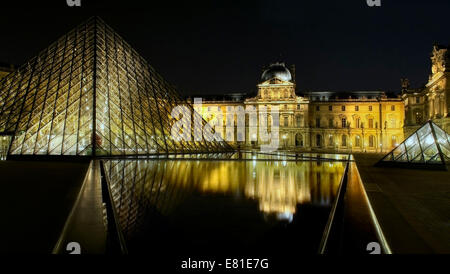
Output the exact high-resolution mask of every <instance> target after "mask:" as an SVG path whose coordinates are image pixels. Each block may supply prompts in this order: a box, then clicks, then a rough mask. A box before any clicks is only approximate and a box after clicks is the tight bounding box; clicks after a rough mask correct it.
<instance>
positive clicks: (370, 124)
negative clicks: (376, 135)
mask: <svg viewBox="0 0 450 274" xmlns="http://www.w3.org/2000/svg"><path fill="white" fill-rule="evenodd" d="M369 128H373V119H369Z"/></svg>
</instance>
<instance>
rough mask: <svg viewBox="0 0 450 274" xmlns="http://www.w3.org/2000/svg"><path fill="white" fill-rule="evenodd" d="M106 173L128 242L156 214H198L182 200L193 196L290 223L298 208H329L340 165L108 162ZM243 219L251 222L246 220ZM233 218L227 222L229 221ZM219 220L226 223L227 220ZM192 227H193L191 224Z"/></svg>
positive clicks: (204, 202) (203, 203) (207, 203)
mask: <svg viewBox="0 0 450 274" xmlns="http://www.w3.org/2000/svg"><path fill="white" fill-rule="evenodd" d="M105 170H106V173H107V176H108V177H109V181H110V186H111V191H112V196H113V200H114V204H115V207H116V211H117V213H118V218H119V224H120V226H121V229H122V231H123V233H124V235H125V238H127V237H132V236H133V233H135V232H137V231H141V232H142V229H145V225H144V224H148V222H149V219H150V218H151V216H155V211H156V212H157V214H158V216H163V217H164V216H166V217H168V218H170V217H171V216H173V215H176V214H175V213H174V211H177V210H178V211H179V210H180V208H183V210H184V211H185V212H188V213H187V214H189V212H192V213H193V214H196V212H195V211H197V212H198V208H197V207H192V208H189V207H190V206H192V205H191V204H190V203H188V202H185V201H186V200H192V197H195V198H196V199H197V198H198V197H200V198H198V199H200V204H201V205H200V208H201V207H209V206H211V207H214V203H223V205H222V204H221V205H219V206H218V207H219V208H225V210H226V207H227V206H229V203H228V202H223V198H227V199H229V200H231V201H232V203H234V204H239V206H241V207H242V212H246V213H245V214H248V210H244V207H245V206H246V205H247V204H245V203H244V202H243V201H247V202H248V201H250V202H252V203H251V204H252V205H255V204H256V210H253V208H252V210H253V211H251V210H250V211H251V212H252V214H253V215H258V214H259V216H261V215H262V216H263V217H264V218H263V219H264V220H266V221H265V222H267V221H269V220H274V219H275V220H278V221H281V220H283V221H288V222H291V221H292V220H293V219H294V216H295V214H296V211H299V205H302V204H309V205H312V206H317V207H327V208H329V207H330V205H331V203H332V202H333V200H334V197H335V195H336V192H337V188H338V184H339V180H340V178H341V175H342V173H343V170H344V163H343V162H312V161H297V162H296V161H265V160H258V161H256V160H255V161H233V160H230V161H223V160H211V161H208V160H200V161H199V160H178V161H175V160H110V161H106V162H105ZM220 197H222V198H220ZM202 199H204V200H202ZM186 207H187V208H186ZM239 210H241V208H239ZM258 210H259V212H258ZM239 212H240V211H237V214H239ZM261 213H262V214H261ZM183 214H185V213H183ZM233 214H236V212H234V213H233ZM242 214H244V213H242ZM210 217H211V216H202V218H210ZM174 218H175V217H172V220H173V219H174ZM224 218H225V217H224ZM175 219H176V218H175ZM245 219H247V220H248V219H251V218H248V217H247V216H245ZM233 220H234V219H233ZM233 220H231V219H230V222H233ZM206 221H207V220H206ZM222 221H224V222H227V220H226V219H225V220H221V222H222ZM174 223H176V220H175V221H174ZM188 224H189V225H191V224H190V223H188ZM195 225H196V224H195V223H192V226H195Z"/></svg>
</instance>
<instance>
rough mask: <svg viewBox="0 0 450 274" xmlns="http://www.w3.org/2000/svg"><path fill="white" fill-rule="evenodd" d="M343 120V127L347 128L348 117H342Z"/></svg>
mask: <svg viewBox="0 0 450 274" xmlns="http://www.w3.org/2000/svg"><path fill="white" fill-rule="evenodd" d="M341 122H342V127H343V128H346V127H347V118H342V120H341Z"/></svg>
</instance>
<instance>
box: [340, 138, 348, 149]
mask: <svg viewBox="0 0 450 274" xmlns="http://www.w3.org/2000/svg"><path fill="white" fill-rule="evenodd" d="M341 141H342V143H341V144H342V146H343V147H346V146H347V135H342V140H341Z"/></svg>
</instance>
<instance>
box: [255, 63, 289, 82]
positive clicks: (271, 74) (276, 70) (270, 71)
mask: <svg viewBox="0 0 450 274" xmlns="http://www.w3.org/2000/svg"><path fill="white" fill-rule="evenodd" d="M273 78H278V79H280V80H283V81H292V76H291V72H290V71H289V70H288V69H287V67H286V66H285V65H284V63H275V64H271V65H270V66H269V67H268V68H267V69H266V70H264V72H263V73H262V75H261V81H262V82H265V81H267V80H270V79H273Z"/></svg>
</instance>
